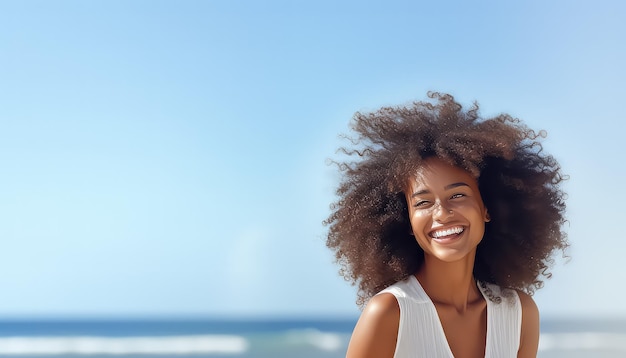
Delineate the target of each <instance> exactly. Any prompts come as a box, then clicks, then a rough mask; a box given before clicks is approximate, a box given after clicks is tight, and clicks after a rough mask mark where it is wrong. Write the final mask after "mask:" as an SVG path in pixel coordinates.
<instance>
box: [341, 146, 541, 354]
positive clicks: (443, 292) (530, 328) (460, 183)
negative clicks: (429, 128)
mask: <svg viewBox="0 0 626 358" xmlns="http://www.w3.org/2000/svg"><path fill="white" fill-rule="evenodd" d="M406 196H407V202H408V203H409V218H410V220H411V227H412V231H413V235H414V236H415V239H416V240H417V242H418V243H419V245H420V247H422V249H423V250H424V264H423V265H422V266H421V267H420V269H419V270H418V272H417V273H416V274H415V276H416V278H417V279H418V281H419V282H420V284H421V285H422V287H423V288H424V290H425V291H426V293H427V294H428V296H429V297H430V299H431V301H432V302H433V304H434V305H435V308H436V310H437V314H438V316H439V320H440V322H441V325H442V328H443V330H444V332H445V335H446V339H447V341H448V345H449V347H450V350H451V351H452V353H453V354H454V356H455V357H456V358H476V357H484V356H485V343H486V334H487V302H486V301H485V299H484V297H483V296H482V294H481V293H480V291H479V289H478V287H477V285H476V280H475V278H474V277H473V267H474V260H475V256H476V247H477V245H478V243H480V241H481V239H482V235H483V234H484V225H485V223H486V222H489V220H490V219H489V214H488V213H487V209H486V208H485V207H484V204H483V202H482V199H481V196H480V192H479V190H478V185H477V183H476V179H475V178H474V177H473V176H471V175H470V174H469V173H468V172H466V171H464V170H462V169H460V168H457V167H453V166H451V165H449V164H447V163H445V162H443V161H441V160H438V159H437V158H432V159H429V160H427V161H426V162H425V163H424V166H423V167H422V168H421V169H420V170H419V171H418V173H417V174H416V175H415V176H413V177H411V178H410V180H409V184H408V185H407V190H406ZM451 232H453V233H452V234H451ZM518 294H519V297H520V302H521V306H522V330H521V337H520V348H519V351H518V355H517V356H518V358H530V357H536V355H537V348H538V344H539V312H538V310H537V306H536V305H535V303H534V301H533V300H532V298H531V297H530V296H528V295H527V294H525V293H522V292H518ZM399 322H400V308H399V306H398V302H397V301H396V299H395V297H394V296H393V295H392V294H390V293H383V294H379V295H376V296H374V297H373V298H372V299H371V300H370V301H369V303H368V304H367V306H366V307H365V309H364V311H363V313H362V315H361V317H360V318H359V321H358V322H357V325H356V327H355V329H354V332H353V334H352V338H351V340H350V345H349V347H348V352H347V355H346V357H347V358H385V357H389V358H391V357H393V355H394V352H395V346H396V340H397V334H398V326H399Z"/></svg>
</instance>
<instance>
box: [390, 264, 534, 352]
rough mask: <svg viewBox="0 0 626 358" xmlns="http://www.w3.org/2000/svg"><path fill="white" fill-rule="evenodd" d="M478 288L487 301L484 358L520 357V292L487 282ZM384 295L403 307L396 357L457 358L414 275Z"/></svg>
mask: <svg viewBox="0 0 626 358" xmlns="http://www.w3.org/2000/svg"><path fill="white" fill-rule="evenodd" d="M478 287H479V289H480V292H481V293H482V295H483V297H485V300H486V301H487V345H486V347H485V358H507V357H517V351H518V350H519V343H520V335H521V330H522V326H521V325H522V306H521V304H520V300H519V296H518V295H517V292H516V291H515V290H511V289H501V288H500V287H499V286H497V285H492V284H485V283H479V284H478ZM383 292H389V293H391V294H393V295H394V296H395V297H396V299H397V300H398V305H399V306H400V324H399V327H398V340H397V343H396V352H395V354H394V358H418V357H428V358H432V357H437V358H454V355H452V350H451V349H450V346H449V345H448V341H447V340H446V336H445V333H444V331H443V326H442V325H441V321H440V320H439V316H438V315H437V310H436V309H435V305H434V304H433V302H432V301H431V300H430V297H428V295H427V294H426V292H425V291H424V289H423V288H422V286H421V285H420V283H419V281H418V280H417V278H415V276H413V275H411V276H409V278H407V279H406V280H404V281H400V282H397V283H395V284H393V285H391V286H389V287H388V288H386V289H384V290H382V291H381V292H380V293H383ZM380 293H379V294H380ZM490 297H491V299H490ZM492 300H493V301H492ZM494 301H495V302H494Z"/></svg>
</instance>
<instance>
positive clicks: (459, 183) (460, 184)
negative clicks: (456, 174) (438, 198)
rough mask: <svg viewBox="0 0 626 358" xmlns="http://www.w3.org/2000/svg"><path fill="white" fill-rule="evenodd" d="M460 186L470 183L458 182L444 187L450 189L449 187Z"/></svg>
mask: <svg viewBox="0 0 626 358" xmlns="http://www.w3.org/2000/svg"><path fill="white" fill-rule="evenodd" d="M459 186H469V184H467V183H463V182H458V183H452V184H448V185H446V186H445V187H444V189H446V190H448V189H452V188H457V187H459Z"/></svg>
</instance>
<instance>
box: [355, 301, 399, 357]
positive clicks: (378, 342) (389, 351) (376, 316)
mask: <svg viewBox="0 0 626 358" xmlns="http://www.w3.org/2000/svg"><path fill="white" fill-rule="evenodd" d="M399 323H400V306H399V305H398V301H397V300H396V297H395V296H394V295H392V294H391V293H381V294H379V295H376V296H374V297H372V299H371V300H370V301H369V302H368V304H367V306H365V309H364V310H363V313H362V314H361V317H360V318H359V321H358V322H357V324H356V327H355V328H354V331H353V332H352V338H351V339H350V344H349V346H348V352H347V354H346V357H347V358H369V357H380V358H386V357H389V358H391V357H393V355H394V353H395V349H396V340H397V338H398V325H399Z"/></svg>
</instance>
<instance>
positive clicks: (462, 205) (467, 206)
mask: <svg viewBox="0 0 626 358" xmlns="http://www.w3.org/2000/svg"><path fill="white" fill-rule="evenodd" d="M406 200H407V203H408V207H409V220H410V221H411V227H412V230H413V235H414V236H415V239H416V240H417V242H418V244H419V245H420V247H421V248H422V249H423V250H424V254H425V255H431V256H433V257H435V258H437V259H439V260H441V261H445V262H453V261H457V260H460V259H462V258H465V257H467V256H468V255H469V254H472V255H474V254H475V253H476V246H477V245H478V243H480V241H481V240H482V238H483V234H484V232H485V222H487V221H489V216H488V214H487V210H486V209H485V205H484V204H483V201H482V198H481V196H480V192H479V190H478V183H477V182H476V179H475V178H474V177H473V176H472V175H471V174H470V173H468V172H467V171H465V170H463V169H461V168H458V167H455V166H452V165H450V164H447V163H446V162H444V161H442V160H441V159H438V158H429V159H426V160H425V161H424V164H423V165H422V166H421V168H420V169H419V170H418V171H417V173H416V174H415V175H414V176H413V177H411V178H410V180H409V183H408V190H407V191H406Z"/></svg>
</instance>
